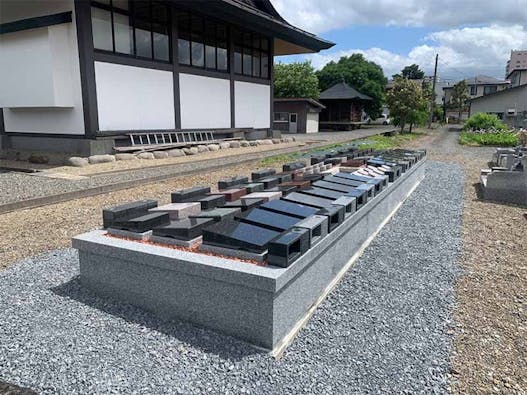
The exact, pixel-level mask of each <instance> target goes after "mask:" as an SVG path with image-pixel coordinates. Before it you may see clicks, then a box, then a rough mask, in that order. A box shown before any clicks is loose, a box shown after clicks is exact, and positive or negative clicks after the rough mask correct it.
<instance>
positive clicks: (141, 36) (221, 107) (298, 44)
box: [0, 0, 334, 155]
mask: <svg viewBox="0 0 527 395" xmlns="http://www.w3.org/2000/svg"><path fill="white" fill-rule="evenodd" d="M0 42H1V44H0V59H1V62H0V147H1V148H7V149H14V150H42V151H57V152H63V153H64V152H69V153H75V154H80V155H90V154H94V153H107V152H111V151H112V149H113V146H114V144H115V142H116V139H121V140H123V139H124V140H126V137H127V136H126V134H127V133H130V132H136V133H148V134H151V133H153V132H160V131H174V133H175V132H176V131H178V132H179V131H199V130H206V131H211V132H212V133H214V135H215V136H225V135H233V134H234V133H238V134H242V135H243V134H244V133H251V134H258V135H261V136H268V135H270V133H271V130H272V126H273V125H272V123H273V113H272V105H273V94H272V93H273V64H274V61H273V59H274V56H280V55H292V54H302V53H316V52H319V51H321V50H324V49H328V48H330V47H332V46H333V45H334V44H333V43H332V42H329V41H327V40H324V39H322V38H320V37H317V36H315V35H313V34H311V33H308V32H306V31H303V30H301V29H299V28H297V27H295V26H292V25H291V24H289V23H288V22H287V21H285V20H284V19H283V18H282V17H281V16H280V15H279V14H278V12H277V11H276V10H275V8H274V7H273V5H272V3H271V2H270V0H207V1H180V0H158V1H151V0H148V1H135V0H60V1H48V0H40V1H20V0H0Z"/></svg>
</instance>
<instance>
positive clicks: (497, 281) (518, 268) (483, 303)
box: [421, 130, 527, 394]
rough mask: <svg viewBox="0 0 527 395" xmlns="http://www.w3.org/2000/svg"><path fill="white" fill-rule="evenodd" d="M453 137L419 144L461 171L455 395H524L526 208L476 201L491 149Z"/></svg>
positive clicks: (438, 136) (447, 134)
mask: <svg viewBox="0 0 527 395" xmlns="http://www.w3.org/2000/svg"><path fill="white" fill-rule="evenodd" d="M457 136H458V133H455V132H447V131H446V130H443V131H441V132H439V133H438V134H436V135H434V136H430V137H428V138H427V139H426V141H424V145H425V147H426V148H427V149H428V151H429V158H430V159H434V160H440V161H445V162H457V163H461V164H462V165H463V166H464V168H465V180H466V185H465V197H464V200H465V206H464V212H463V244H464V248H463V254H462V257H461V262H460V264H461V266H462V268H463V270H464V271H463V274H462V275H461V276H460V278H459V280H458V283H457V286H456V300H457V306H456V310H455V312H454V320H455V322H456V325H457V326H456V330H455V334H454V335H455V340H454V354H453V356H452V379H451V387H452V392H453V393H459V394H466V393H518V394H524V393H527V296H526V292H525V291H526V289H527V220H526V219H525V218H524V217H523V214H524V213H525V212H527V209H525V208H521V207H515V206H510V205H504V204H496V203H491V202H486V201H480V200H479V199H478V197H477V194H476V187H475V186H476V184H477V183H478V182H479V172H480V169H481V168H484V167H486V166H487V162H488V161H489V160H490V159H491V155H492V152H493V151H494V149H493V148H472V147H463V146H460V145H458V144H457ZM421 143H423V142H421ZM445 187H448V186H445Z"/></svg>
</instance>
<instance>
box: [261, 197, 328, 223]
mask: <svg viewBox="0 0 527 395" xmlns="http://www.w3.org/2000/svg"><path fill="white" fill-rule="evenodd" d="M260 208H261V209H262V210H267V211H271V212H275V213H279V214H287V215H290V216H293V217H297V218H300V219H305V218H308V217H310V216H312V215H315V214H316V213H317V212H318V209H317V208H314V207H309V206H305V205H302V204H298V203H293V202H288V201H286V200H271V201H270V202H267V203H264V204H262V205H261V206H260Z"/></svg>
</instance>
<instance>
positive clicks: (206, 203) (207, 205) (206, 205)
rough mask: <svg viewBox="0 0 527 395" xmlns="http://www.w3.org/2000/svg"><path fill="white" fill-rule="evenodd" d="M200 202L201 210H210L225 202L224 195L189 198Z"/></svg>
mask: <svg viewBox="0 0 527 395" xmlns="http://www.w3.org/2000/svg"><path fill="white" fill-rule="evenodd" d="M190 200H191V201H193V202H198V203H200V204H201V209H202V210H211V209H213V208H216V207H220V206H223V205H224V204H225V195H208V196H200V197H199V198H198V199H190Z"/></svg>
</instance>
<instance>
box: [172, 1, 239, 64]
mask: <svg viewBox="0 0 527 395" xmlns="http://www.w3.org/2000/svg"><path fill="white" fill-rule="evenodd" d="M178 35H179V41H178V47H179V48H178V53H179V63H181V64H184V65H190V66H194V67H201V68H207V69H209V70H219V71H228V69H229V55H228V46H227V27H226V26H225V25H223V24H221V23H218V22H216V21H215V20H213V19H209V18H205V17H202V16H200V15H195V14H190V13H188V12H185V11H181V12H179V14H178ZM189 38H190V40H189ZM188 41H190V55H187V53H189V49H188V48H189V44H188ZM189 58H190V59H189ZM240 59H241V58H240ZM240 64H241V60H240Z"/></svg>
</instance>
